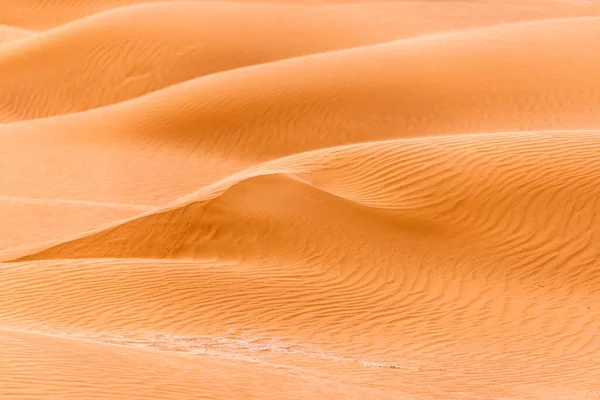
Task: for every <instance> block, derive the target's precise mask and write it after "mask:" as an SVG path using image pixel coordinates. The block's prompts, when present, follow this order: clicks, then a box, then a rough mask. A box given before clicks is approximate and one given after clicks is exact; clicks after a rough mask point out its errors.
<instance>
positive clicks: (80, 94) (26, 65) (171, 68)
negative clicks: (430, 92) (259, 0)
mask: <svg viewBox="0 0 600 400" xmlns="http://www.w3.org/2000/svg"><path fill="white" fill-rule="evenodd" d="M400 17H402V14H400V13H399V12H394V9H393V7H383V6H382V7H367V6H365V7H360V8H357V7H332V8H320V7H308V6H293V5H290V6H283V5H266V4H238V3H218V2H217V3H215V2H189V1H188V2H183V1H182V2H169V3H152V4H144V5H137V6H131V7H125V8H118V9H115V10H110V11H109V12H105V13H101V14H97V15H93V16H91V17H88V18H84V19H82V20H78V21H76V22H73V23H70V24H67V25H64V26H61V27H59V28H57V29H54V30H50V31H47V32H44V33H41V34H39V35H36V36H34V37H32V38H31V39H30V40H27V41H22V42H19V43H17V44H15V45H14V46H8V47H5V48H3V49H1V51H0V86H2V88H3V90H2V94H1V95H0V103H1V104H3V107H2V109H1V112H0V120H2V121H4V122H8V121H15V120H22V119H30V118H39V117H46V116H52V115H58V114H64V113H69V112H76V111H83V110H87V109H90V108H96V107H100V106H105V105H109V104H112V103H116V102H120V101H123V100H127V99H130V98H134V97H137V96H140V95H142V94H145V93H147V92H151V91H154V90H157V89H160V88H163V87H166V86H169V85H172V84H175V83H179V82H182V81H185V80H189V79H192V78H196V77H199V76H202V75H206V74H210V73H214V72H219V71H223V70H228V69H232V68H237V67H244V66H248V65H253V64H261V63H265V62H269V61H274V60H279V59H283V58H289V57H293V56H300V55H308V54H312V53H318V52H323V51H328V50H335V49H342V48H348V47H355V46H361V45H367V44H373V43H378V42H385V41H390V40H394V39H399V38H402V37H405V36H407V35H408V34H409V32H410V29H409V28H406V27H405V26H404V25H403V24H402V23H398V20H399V19H400ZM131 21H135V24H132V23H131ZM315 26H319V27H321V28H320V29H319V30H315V29H314V27H315ZM407 30H408V31H409V32H407ZM40 92H42V93H40Z"/></svg>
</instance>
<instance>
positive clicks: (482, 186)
mask: <svg viewBox="0 0 600 400" xmlns="http://www.w3.org/2000/svg"><path fill="white" fill-rule="evenodd" d="M599 138H600V134H599V133H597V132H588V133H584V132H576V131H572V132H564V133H555V134H547V133H527V134H498V135H474V136H469V135H463V136H455V137H437V138H423V139H410V140H398V141H392V142H380V143H371V144H361V145H355V146H348V147H342V148H335V149H327V150H319V151H317V152H312V153H306V154H300V155H294V156H291V157H288V158H285V159H281V160H276V161H273V162H270V163H267V164H265V165H263V166H260V167H255V168H252V169H250V170H247V171H245V172H244V173H241V174H239V175H238V176H237V177H234V178H231V179H229V180H227V181H224V182H222V183H221V184H218V185H215V186H214V187H212V188H208V189H205V190H203V191H201V192H199V193H197V194H196V195H195V198H196V199H197V201H196V202H189V201H191V198H190V200H188V202H185V203H183V204H181V205H176V204H174V205H173V206H172V207H170V208H168V209H166V210H164V211H161V212H156V213H151V214H148V215H147V216H144V217H141V218H137V219H133V220H131V221H129V222H125V223H122V224H120V225H115V226H114V227H112V228H108V229H105V230H103V231H100V232H97V233H92V234H88V235H85V236H83V237H80V238H74V239H73V240H71V241H67V242H65V243H62V244H59V245H56V246H54V247H51V248H49V249H47V250H44V251H42V252H39V253H35V254H32V255H30V256H27V257H24V258H22V259H21V260H20V261H22V262H21V263H9V264H5V266H4V267H3V268H2V271H1V274H2V279H0V282H2V283H1V284H0V285H3V286H2V288H3V289H2V290H4V291H7V290H8V291H10V293H11V295H10V296H9V297H8V300H6V301H4V302H2V303H0V317H1V318H2V320H3V321H4V322H3V324H5V325H18V326H32V327H33V328H38V329H39V328H40V327H45V328H46V329H52V330H57V331H61V330H66V329H71V330H75V331H84V332H85V331H87V332H96V333H102V332H104V333H111V332H112V333H117V332H122V331H127V332H133V333H137V334H142V333H144V332H153V331H160V332H166V333H170V334H178V335H214V336H219V335H224V334H227V332H228V331H229V330H230V329H236V330H240V331H242V332H245V331H248V332H255V333H260V334H263V335H267V336H271V337H282V338H289V339H290V340H292V341H294V342H296V343H313V344H318V345H319V347H320V348H321V349H323V350H324V351H325V352H326V353H327V354H333V355H337V356H340V357H345V358H352V359H361V360H362V361H364V362H366V363H369V362H373V363H376V364H378V365H381V366H385V365H390V364H391V365H396V366H399V368H400V369H401V368H402V366H416V367H417V368H420V369H422V370H425V371H427V370H436V371H438V373H437V374H438V375H440V371H443V372H444V373H442V374H441V375H443V377H444V378H443V379H444V382H445V384H446V386H445V390H446V392H445V393H446V395H449V394H451V393H453V392H454V391H457V390H458V388H461V389H462V391H463V394H464V395H465V396H466V397H467V398H469V396H472V395H474V393H476V390H477V388H486V390H487V393H493V394H492V396H500V395H501V394H502V395H507V389H504V391H503V389H502V388H507V387H508V388H510V393H509V394H510V395H511V396H516V397H517V398H529V397H528V395H529V394H530V393H532V392H535V393H552V394H556V393H561V392H560V391H559V390H561V391H570V392H569V393H571V395H574V394H575V393H576V391H585V390H589V391H593V390H596V391H598V390H600V389H599V388H598V385H597V382H598V377H599V376H600V370H599V369H598V364H597V363H596V361H595V359H596V358H595V355H596V354H597V353H598V351H599V348H600V341H599V339H598V338H597V337H596V335H595V332H597V330H598V329H600V326H599V325H598V320H599V319H598V317H599V316H600V315H598V310H597V309H596V308H595V307H594V304H596V303H597V302H598V300H600V299H599V298H598V295H599V292H598V288H599V285H600V275H599V273H598V264H597V263H598V261H597V260H598V246H597V244H598V242H599V241H600V234H599V232H598V229H597V227H598V226H599V225H598V223H599V222H600V221H598V217H597V214H598V208H599V205H598V198H600V197H599V194H600V193H598V187H600V186H599V185H598V183H599V182H598V181H599V180H600V164H599V163H598V162H597V161H596V156H595V155H596V154H597V152H598V147H600V140H599ZM263 174H269V175H263ZM273 174H276V175H273ZM290 174H292V175H290ZM261 175H262V176H261ZM140 257H147V258H156V257H161V258H168V259H170V261H165V262H164V263H162V262H157V261H155V260H149V261H143V260H139V259H136V258H140ZM73 258H106V259H105V260H95V259H93V260H71V261H67V260H65V259H73ZM111 258H131V259H130V260H129V261H127V260H119V261H116V260H111ZM177 258H182V259H188V260H189V259H192V258H196V259H202V260H205V259H208V260H216V261H213V262H209V263H206V262H204V261H199V262H193V261H187V262H183V261H182V262H175V261H173V259H177ZM51 259H57V261H52V260H51ZM33 260H48V261H35V262H32V261H33ZM25 261H27V262H25ZM165 264H166V265H168V267H166V266H165ZM32 276H35V279H32ZM82 299H85V301H82ZM58 310H60V312H58ZM92 310H94V311H93V312H92ZM111 316H112V317H111ZM582 371H585V372H582ZM364 373H365V374H369V372H364ZM371 373H372V372H371ZM428 379H431V381H428V380H427V379H424V381H427V382H428V383H430V384H431V383H435V382H436V378H429V376H428ZM422 384H423V385H425V384H424V383H422ZM515 388H521V389H515ZM515 390H516V391H515ZM519 390H521V391H519ZM555 390H556V392H555ZM557 398H558V397H557ZM565 398H567V397H565Z"/></svg>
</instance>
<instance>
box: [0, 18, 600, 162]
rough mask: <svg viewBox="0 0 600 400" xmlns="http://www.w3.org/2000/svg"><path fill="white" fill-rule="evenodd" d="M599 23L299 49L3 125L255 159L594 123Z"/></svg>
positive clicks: (567, 22) (533, 24)
mask: <svg viewBox="0 0 600 400" xmlns="http://www.w3.org/2000/svg"><path fill="white" fill-rule="evenodd" d="M598 22H599V20H598V19H596V18H582V19H565V20H552V21H543V22H531V23H520V24H511V25H504V26H501V27H494V28H486V29H481V30H475V31H468V32H467V31H463V32H461V33H456V34H444V35H440V36H432V37H427V38H417V39H411V40H404V41H398V42H393V43H388V44H381V45H374V46H366V47H361V48H356V49H351V50H343V51H336V52H331V53H326V54H320V55H314V56H307V57H300V58H295V59H290V60H284V61H279V62H273V63H269V64H266V65H261V66H256V67H249V68H244V69H238V70H233V71H227V72H224V73H220V74H213V75H209V76H206V77H203V78H198V79H195V80H191V81H188V82H184V83H182V84H180V85H175V86H172V87H169V88H167V89H164V90H161V91H159V92H156V93H153V94H150V95H147V96H144V97H141V98H138V99H135V100H132V101H130V102H124V103H122V104H118V105H115V106H113V107H109V108H106V109H103V110H99V111H98V112H92V113H89V114H82V115H77V116H73V119H71V118H70V117H69V116H67V117H65V118H64V119H61V118H58V119H54V120H48V121H43V122H42V123H41V124H34V125H26V124H16V125H14V126H11V125H7V126H6V127H5V128H3V129H2V130H3V131H5V132H6V131H12V132H15V131H17V130H19V131H22V132H23V131H32V130H41V127H44V129H45V130H50V131H56V132H59V133H58V135H60V136H61V137H78V138H79V139H78V140H80V141H82V142H84V141H85V139H83V138H81V135H82V132H86V131H88V130H93V131H96V132H101V133H99V134H96V136H95V139H94V140H96V141H101V142H105V143H115V141H120V140H122V138H128V139H129V138H134V139H133V140H142V141H143V143H144V145H145V146H148V145H151V144H152V143H155V142H157V141H160V142H161V143H164V144H165V145H166V146H174V147H178V148H185V149H186V151H188V152H193V151H195V150H196V149H199V151H203V152H209V153H210V154H211V155H213V156H215V157H219V156H226V157H231V158H237V159H240V158H245V159H248V160H249V161H251V162H254V161H255V160H259V161H262V160H265V159H269V158H272V157H277V156H282V155H286V154H291V153H293V152H296V151H306V150H310V149H314V148H318V147H324V146H333V145H339V144H345V143H352V142H360V141H364V140H377V139H390V138H396V137H410V136H425V135H439V134H454V133H469V132H471V133H476V132H490V131H515V130H536V129H562V128H563V127H565V126H566V127H569V128H573V129H584V128H593V127H596V126H597V124H598V117H597V113H596V112H595V110H596V108H595V107H594V104H597V103H598V101H599V99H600V90H599V89H600V79H599V78H598V74H597V73H596V71H597V69H598V66H599V65H600V53H598V52H597V51H595V48H593V46H588V45H587V44H586V43H587V42H588V41H590V40H595V38H597V36H598V35H599V34H600V24H599V23H598ZM547 31H552V32H553V34H552V35H548V34H547ZM534 49H535V51H533V50H534ZM572 60H579V62H577V63H573V62H572ZM61 140H62V139H61Z"/></svg>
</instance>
